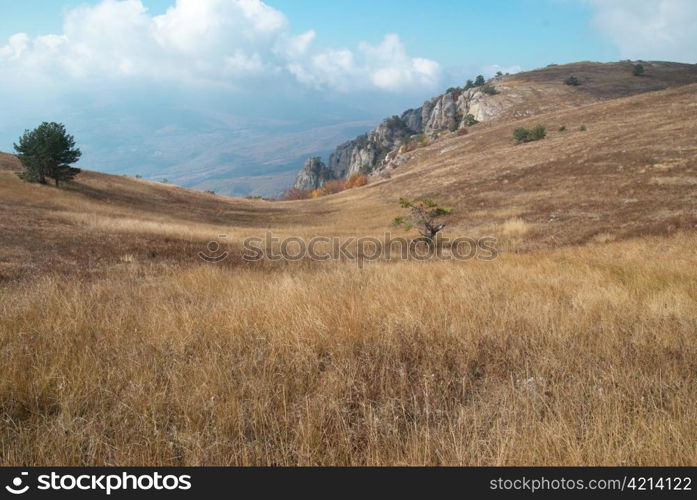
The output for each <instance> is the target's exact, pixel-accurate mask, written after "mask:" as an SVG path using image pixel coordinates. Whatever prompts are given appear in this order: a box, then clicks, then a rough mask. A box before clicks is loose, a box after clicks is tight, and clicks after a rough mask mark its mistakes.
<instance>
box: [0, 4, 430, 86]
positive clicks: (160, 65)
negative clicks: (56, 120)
mask: <svg viewBox="0 0 697 500" xmlns="http://www.w3.org/2000/svg"><path fill="white" fill-rule="evenodd" d="M0 70H2V71H3V73H4V74H6V75H11V78H14V79H15V80H16V81H17V82H20V81H27V80H31V81H36V80H42V81H43V82H44V83H46V82H49V83H56V84H58V83H59V82H63V83H70V82H75V81H85V80H95V81H104V80H106V79H114V80H128V79H134V78H147V79H149V80H153V81H165V82H166V81H174V82H178V83H182V82H192V83H207V84H215V85H222V86H229V87H233V88H234V87H241V86H245V85H248V83H249V81H258V80H268V81H277V80H278V79H279V78H291V79H293V80H294V81H296V82H297V83H299V84H301V85H303V86H307V87H310V88H314V89H329V90H338V91H353V90H375V89H379V90H384V91H404V90H423V89H427V88H436V87H437V86H438V85H439V84H440V83H441V76H442V75H441V68H440V66H439V64H438V63H437V62H435V61H433V60H430V59H425V58H419V57H413V56H411V55H409V54H408V53H407V51H406V48H405V46H404V44H403V43H402V41H401V40H400V38H399V36H398V35H395V34H388V35H386V36H385V37H384V39H383V40H382V41H381V42H380V43H378V44H377V45H370V44H369V43H366V42H363V43H361V44H360V45H359V46H358V47H357V48H356V49H354V50H350V49H346V48H340V49H336V48H330V47H318V46H317V44H316V43H315V32H314V31H312V30H311V31H308V32H306V33H301V34H294V33H293V32H292V30H291V27H290V25H289V22H288V19H287V18H286V16H285V15H284V14H283V13H282V12H280V11H278V10H276V9H274V8H272V7H270V6H268V5H266V4H265V3H263V2H262V1H260V0H176V3H174V4H173V6H172V7H171V8H169V9H168V10H167V11H166V12H165V13H164V14H162V15H157V16H153V15H150V13H149V12H148V10H147V8H146V7H145V6H144V5H143V3H142V1H141V0H103V1H102V2H101V3H99V4H97V5H95V6H83V7H78V8H75V9H73V10H71V11H69V12H68V13H67V15H66V17H65V21H64V25H63V32H62V33H59V34H47V35H43V36H37V37H34V38H31V37H29V36H28V35H26V34H24V33H18V34H16V35H13V36H12V37H10V39H9V40H8V41H7V43H6V44H5V45H4V46H1V45H0Z"/></svg>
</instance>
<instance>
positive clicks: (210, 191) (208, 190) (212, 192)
mask: <svg viewBox="0 0 697 500" xmlns="http://www.w3.org/2000/svg"><path fill="white" fill-rule="evenodd" d="M206 193H207V194H213V195H214V194H215V191H213V190H212V189H207V190H206Z"/></svg>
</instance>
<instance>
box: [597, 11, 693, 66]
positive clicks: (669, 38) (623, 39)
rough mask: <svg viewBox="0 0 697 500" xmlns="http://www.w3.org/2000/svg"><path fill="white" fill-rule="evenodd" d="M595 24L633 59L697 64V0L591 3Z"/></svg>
mask: <svg viewBox="0 0 697 500" xmlns="http://www.w3.org/2000/svg"><path fill="white" fill-rule="evenodd" d="M587 1H588V2H589V3H590V4H591V5H592V6H593V8H594V10H595V16H594V24H595V25H596V26H597V27H599V28H600V29H601V30H602V31H603V32H604V33H605V34H606V36H608V37H609V38H610V39H611V40H612V41H613V42H614V43H615V44H616V45H617V46H618V48H619V49H620V51H621V53H622V56H623V57H626V58H629V59H663V60H671V61H680V62H688V63H697V2H696V1H695V0H587Z"/></svg>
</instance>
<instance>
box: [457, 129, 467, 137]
mask: <svg viewBox="0 0 697 500" xmlns="http://www.w3.org/2000/svg"><path fill="white" fill-rule="evenodd" d="M469 133H470V131H469V129H466V128H461V129H460V130H458V131H457V135H458V137H462V136H463V135H467V134H469Z"/></svg>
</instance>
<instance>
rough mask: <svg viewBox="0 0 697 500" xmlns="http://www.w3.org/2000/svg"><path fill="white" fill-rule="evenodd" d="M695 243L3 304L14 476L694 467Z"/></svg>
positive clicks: (186, 277)
mask: <svg viewBox="0 0 697 500" xmlns="http://www.w3.org/2000/svg"><path fill="white" fill-rule="evenodd" d="M695 244H697V238H696V237H695V236H694V235H693V234H690V235H685V234H679V235H676V236H674V237H671V238H665V239H664V238H647V239H644V240H641V241H627V242H622V243H613V244H609V245H591V246H588V247H584V248H574V249H562V250H555V251H547V252H541V253H536V254H531V255H505V256H503V257H501V258H500V259H498V260H497V261H495V262H481V261H473V262H466V263H446V262H439V263H414V262H398V263H377V264H371V265H368V266H367V267H366V268H364V269H362V270H357V269H356V267H355V265H353V264H349V263H345V264H336V263H330V264H324V265H310V264H301V265H298V266H294V267H290V265H289V267H288V268H286V269H281V268H279V269H275V270H273V271H269V270H268V269H236V270H231V269H228V268H224V267H215V266H207V265H200V266H193V267H190V268H188V269H186V270H180V269H165V270H163V271H162V272H158V273H153V272H152V271H149V270H147V269H144V268H143V266H142V264H141V263H139V262H137V261H135V262H129V263H126V264H124V265H123V266H122V267H121V268H120V269H114V270H112V271H111V273H110V274H109V276H108V278H106V279H101V280H98V281H96V282H95V281H81V280H75V279H71V278H67V277H59V276H54V277H52V276H45V277H43V278H41V279H39V280H37V281H36V282H32V283H25V284H23V285H21V286H18V287H15V288H12V289H5V290H3V291H2V292H1V295H0V299H1V300H0V304H2V305H1V306H0V307H1V310H0V312H1V316H2V318H3V321H2V331H1V333H0V347H1V349H0V356H1V359H0V361H1V365H2V371H3V376H2V377H1V378H0V408H1V409H2V418H3V420H2V431H1V433H0V442H1V443H2V446H1V447H0V451H1V452H2V454H1V455H0V456H1V458H2V463H3V464H19V463H31V464H55V463H60V464H66V465H68V464H71V465H73V464H74V465H78V464H119V465H124V464H129V465H137V464H159V465H179V464H188V465H193V464H222V465H230V464H238V465H252V464H263V465H271V464H284V465H298V464H302V465H309V464H327V465H328V464H372V465H375V464H490V465H504V464H602V465H612V464H638V465H648V464H693V465H694V464H695V444H696V443H697V427H696V426H695V425H694V424H695V421H697V409H696V407H695V405H694V401H695V399H696V398H697V375H696V374H697V370H695V368H697V367H696V366H695V360H696V359H697V342H696V340H695V335H694V333H695V331H697V307H695V306H696V303H697V258H696V257H695V254H694V251H693V249H694V246H695Z"/></svg>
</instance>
